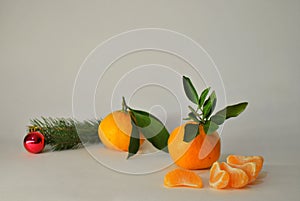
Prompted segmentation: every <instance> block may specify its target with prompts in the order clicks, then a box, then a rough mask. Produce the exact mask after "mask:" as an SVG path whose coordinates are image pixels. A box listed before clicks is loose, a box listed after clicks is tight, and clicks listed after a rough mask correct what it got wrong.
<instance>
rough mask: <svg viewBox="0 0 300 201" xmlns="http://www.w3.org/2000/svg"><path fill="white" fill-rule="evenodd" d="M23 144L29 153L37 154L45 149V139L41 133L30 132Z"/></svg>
mask: <svg viewBox="0 0 300 201" xmlns="http://www.w3.org/2000/svg"><path fill="white" fill-rule="evenodd" d="M23 144H24V147H25V149H26V150H27V151H28V152H30V153H34V154H37V153H40V152H41V151H42V150H43V149H44V147H45V137H44V136H43V135H42V134H41V133H40V132H30V133H28V134H27V135H26V136H25V138H24V141H23Z"/></svg>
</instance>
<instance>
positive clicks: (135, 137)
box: [127, 120, 140, 159]
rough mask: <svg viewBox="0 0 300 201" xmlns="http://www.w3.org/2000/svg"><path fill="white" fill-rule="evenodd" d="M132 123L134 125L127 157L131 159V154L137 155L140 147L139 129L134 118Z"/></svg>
mask: <svg viewBox="0 0 300 201" xmlns="http://www.w3.org/2000/svg"><path fill="white" fill-rule="evenodd" d="M131 125H132V130H131V135H130V142H129V147H128V156H127V159H129V158H130V157H131V156H133V155H135V154H136V153H137V152H138V150H139V148H140V132H139V129H138V127H137V126H136V125H135V123H134V122H133V121H132V120H131Z"/></svg>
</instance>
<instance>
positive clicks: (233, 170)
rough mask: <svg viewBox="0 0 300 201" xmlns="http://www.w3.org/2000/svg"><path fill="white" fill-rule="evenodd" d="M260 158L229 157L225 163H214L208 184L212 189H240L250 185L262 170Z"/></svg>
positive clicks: (262, 160)
mask: <svg viewBox="0 0 300 201" xmlns="http://www.w3.org/2000/svg"><path fill="white" fill-rule="evenodd" d="M263 162H264V159H263V157H261V156H238V155H230V156H228V157H227V163H225V162H223V163H221V164H220V163H218V162H215V163H214V164H213V166H212V168H211V169H210V178H209V184H210V186H211V187H213V188H217V189H222V188H226V187H232V188H242V187H244V186H246V185H247V184H250V183H252V182H253V181H255V179H256V178H257V176H258V174H259V172H260V171H261V169H262V166H263Z"/></svg>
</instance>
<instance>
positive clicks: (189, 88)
mask: <svg viewBox="0 0 300 201" xmlns="http://www.w3.org/2000/svg"><path fill="white" fill-rule="evenodd" d="M182 81H183V88H184V91H185V94H186V96H187V97H188V99H189V100H190V101H192V102H193V103H195V104H198V93H197V91H196V89H195V87H194V85H193V84H192V82H191V80H190V78H188V77H186V76H183V79H182Z"/></svg>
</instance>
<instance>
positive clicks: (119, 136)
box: [98, 111, 144, 152]
mask: <svg viewBox="0 0 300 201" xmlns="http://www.w3.org/2000/svg"><path fill="white" fill-rule="evenodd" d="M131 130H132V125H131V119H130V115H129V114H128V113H127V112H123V111H115V112H112V113H110V114H109V115H107V116H106V117H105V118H104V119H103V120H102V121H101V123H100V125H99V128H98V135H99V138H100V140H101V142H102V143H103V144H104V145H105V146H106V147H107V148H110V149H114V150H119V151H126V152H128V147H129V142H130V135H131ZM143 141H144V139H141V140H140V144H142V143H143Z"/></svg>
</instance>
